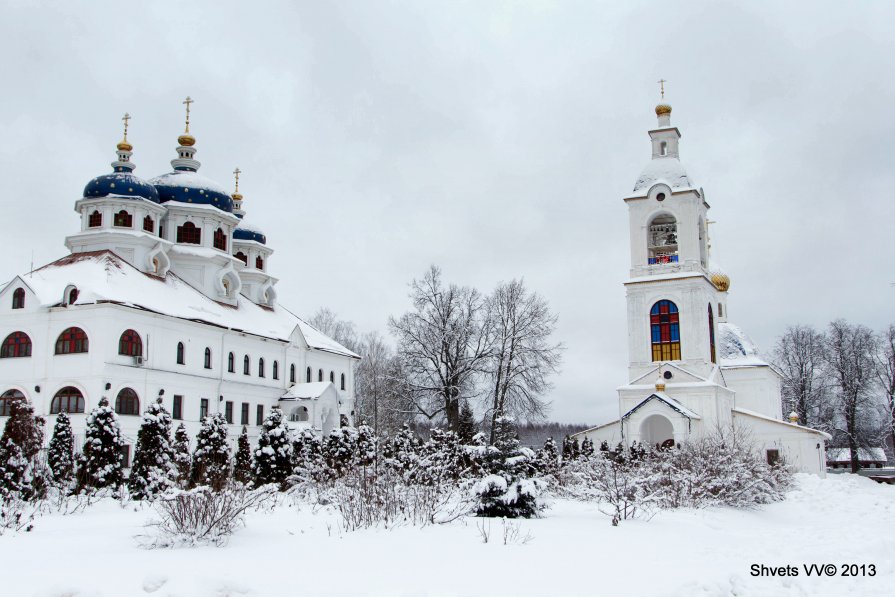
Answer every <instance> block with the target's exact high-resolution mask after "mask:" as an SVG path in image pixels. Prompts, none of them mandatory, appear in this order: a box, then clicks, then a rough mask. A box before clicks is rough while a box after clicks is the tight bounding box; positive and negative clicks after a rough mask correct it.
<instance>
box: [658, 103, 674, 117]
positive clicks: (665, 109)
mask: <svg viewBox="0 0 895 597" xmlns="http://www.w3.org/2000/svg"><path fill="white" fill-rule="evenodd" d="M663 114H671V106H670V105H668V104H659V105H658V106H656V116H662V115H663Z"/></svg>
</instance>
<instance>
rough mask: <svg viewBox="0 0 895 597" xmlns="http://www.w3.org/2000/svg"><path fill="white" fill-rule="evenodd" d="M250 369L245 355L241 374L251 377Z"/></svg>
mask: <svg viewBox="0 0 895 597" xmlns="http://www.w3.org/2000/svg"><path fill="white" fill-rule="evenodd" d="M251 367H252V365H251V363H250V361H249V355H246V356H245V357H243V359H242V374H243V375H251V374H252V371H251Z"/></svg>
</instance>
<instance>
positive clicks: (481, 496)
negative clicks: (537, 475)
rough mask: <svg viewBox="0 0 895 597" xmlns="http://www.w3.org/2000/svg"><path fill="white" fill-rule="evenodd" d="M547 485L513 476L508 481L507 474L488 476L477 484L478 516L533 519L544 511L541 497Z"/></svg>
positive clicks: (475, 490) (537, 480) (475, 491)
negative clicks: (540, 502) (539, 498)
mask: <svg viewBox="0 0 895 597" xmlns="http://www.w3.org/2000/svg"><path fill="white" fill-rule="evenodd" d="M543 487H544V486H543V482H542V481H540V480H539V479H525V478H520V477H512V478H511V479H510V481H509V482H508V481H507V477H506V475H488V476H486V477H484V478H483V479H480V480H479V481H478V482H477V483H476V484H475V486H474V487H473V494H474V495H475V496H476V498H477V500H478V504H477V506H476V510H475V513H476V516H488V517H500V518H533V517H535V516H537V515H538V512H539V511H540V510H541V506H540V505H539V504H538V497H540V495H541V490H542V489H543Z"/></svg>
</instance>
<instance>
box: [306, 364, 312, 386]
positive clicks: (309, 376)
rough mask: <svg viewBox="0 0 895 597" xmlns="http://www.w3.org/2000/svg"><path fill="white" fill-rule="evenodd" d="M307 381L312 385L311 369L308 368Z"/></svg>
mask: <svg viewBox="0 0 895 597" xmlns="http://www.w3.org/2000/svg"><path fill="white" fill-rule="evenodd" d="M305 381H306V382H308V383H311V368H310V367H308V370H307V371H305Z"/></svg>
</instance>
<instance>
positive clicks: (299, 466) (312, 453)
mask: <svg viewBox="0 0 895 597" xmlns="http://www.w3.org/2000/svg"><path fill="white" fill-rule="evenodd" d="M292 473H293V475H295V481H296V482H297V481H318V482H319V481H324V480H326V479H327V478H329V470H328V467H327V466H326V461H325V460H324V458H323V442H322V441H321V440H320V438H319V437H318V436H316V435H314V434H313V433H311V432H310V431H308V430H307V429H303V430H302V431H301V432H300V433H299V434H298V436H296V437H295V439H294V440H293V442H292Z"/></svg>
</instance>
